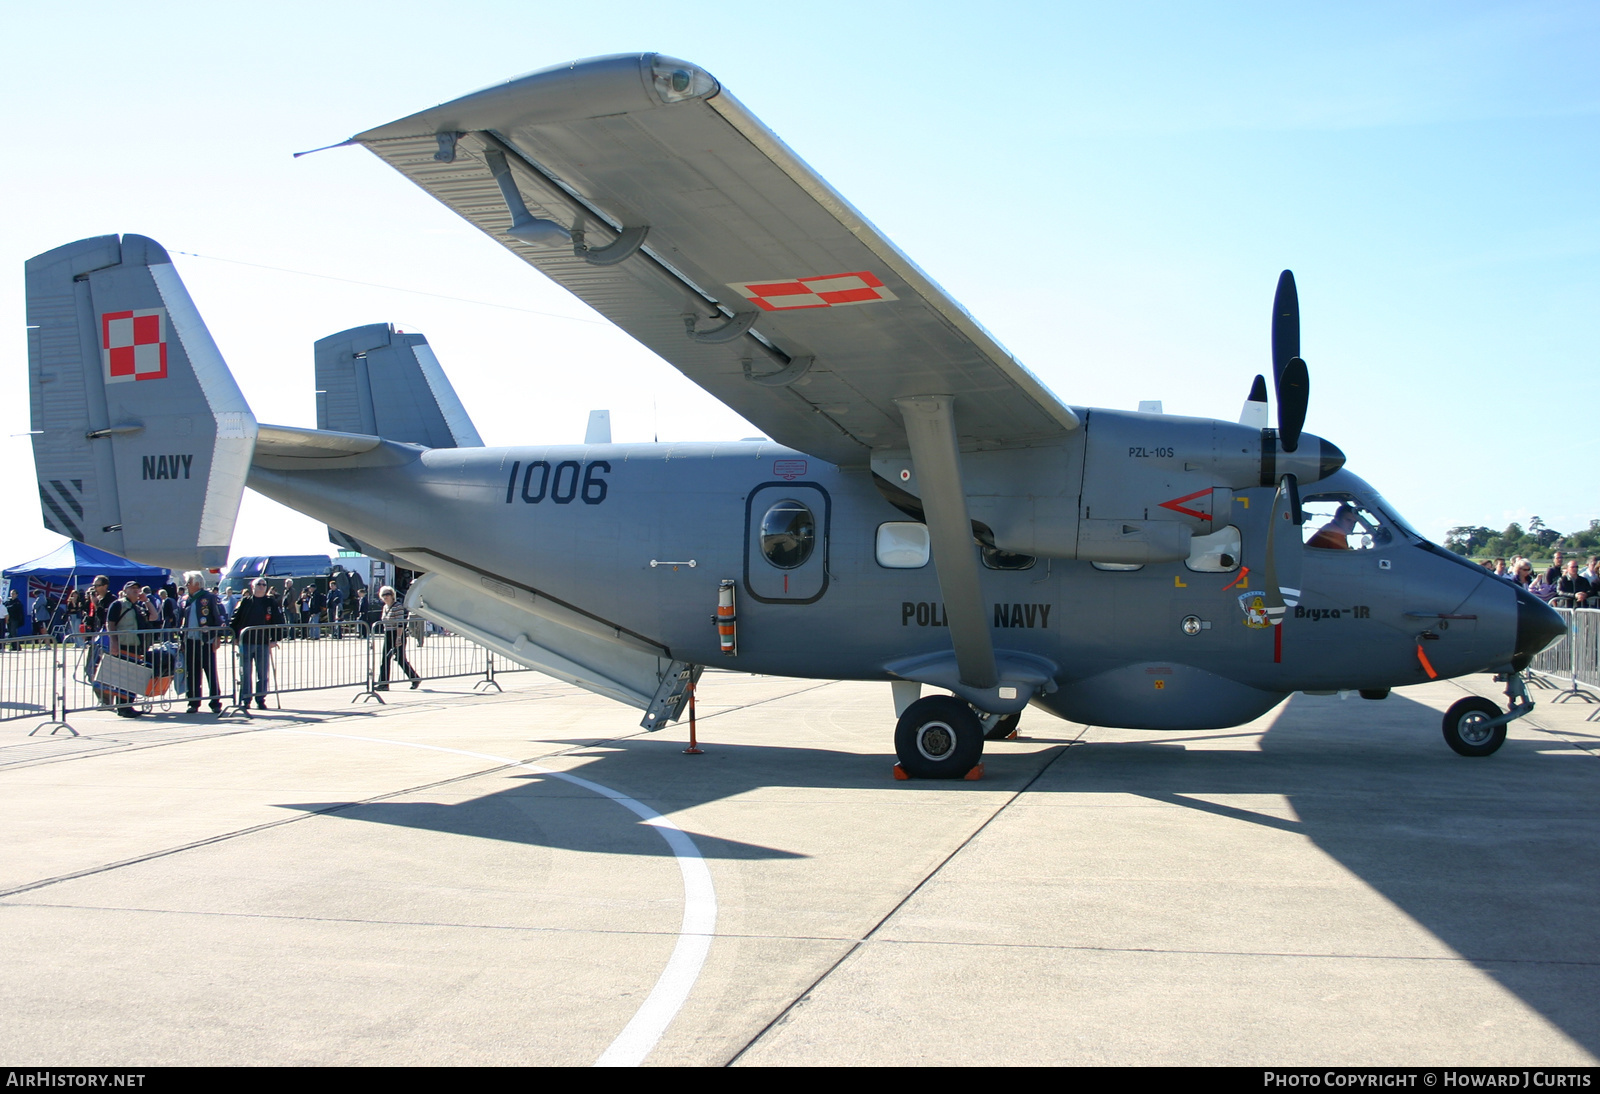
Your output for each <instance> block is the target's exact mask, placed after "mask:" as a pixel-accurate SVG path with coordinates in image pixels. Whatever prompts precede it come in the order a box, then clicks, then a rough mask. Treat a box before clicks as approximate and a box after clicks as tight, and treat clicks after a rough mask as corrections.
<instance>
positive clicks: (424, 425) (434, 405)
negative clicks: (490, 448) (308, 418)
mask: <svg viewBox="0 0 1600 1094" xmlns="http://www.w3.org/2000/svg"><path fill="white" fill-rule="evenodd" d="M316 364H317V428H318V429H321V430H334V431H337V432H340V433H353V434H370V435H372V436H377V437H382V438H384V439H385V440H389V441H403V442H406V443H409V444H420V445H423V446H424V447H427V448H481V447H483V441H482V439H480V438H479V436H478V430H477V429H476V427H474V426H473V424H472V419H471V418H469V417H468V416H467V411H466V408H465V407H464V406H462V405H461V400H460V398H459V397H457V395H456V392H455V388H453V387H451V386H450V381H449V379H448V378H447V377H446V376H445V374H444V369H443V368H441V367H440V365H439V359H438V358H437V357H435V356H434V353H433V350H432V349H430V348H429V346H428V340H427V339H426V338H424V337H423V336H422V335H420V334H402V333H401V332H399V331H397V330H395V329H394V328H393V327H392V326H390V325H389V324H387V323H371V324H369V325H367V326H364V327H352V328H351V329H350V330H345V331H340V332H339V333H338V334H330V335H328V337H326V338H322V339H319V340H318V341H317V345H316Z"/></svg>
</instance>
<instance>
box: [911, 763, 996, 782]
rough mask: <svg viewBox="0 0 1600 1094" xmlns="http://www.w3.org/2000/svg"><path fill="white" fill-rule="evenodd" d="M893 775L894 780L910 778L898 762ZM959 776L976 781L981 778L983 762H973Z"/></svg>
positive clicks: (968, 780)
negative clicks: (966, 770)
mask: <svg viewBox="0 0 1600 1094" xmlns="http://www.w3.org/2000/svg"><path fill="white" fill-rule="evenodd" d="M894 777H895V779H896V780H898V781H901V782H904V781H906V780H908V779H910V778H911V776H910V775H908V774H906V769H905V768H903V767H901V766H900V765H899V764H895V765H894ZM961 777H962V778H963V779H965V780H966V781H967V782H977V781H978V780H979V779H981V778H983V764H981V763H978V764H974V765H973V767H972V770H971V771H969V772H967V773H966V774H965V775H963V776H961Z"/></svg>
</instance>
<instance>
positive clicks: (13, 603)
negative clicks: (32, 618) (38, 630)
mask: <svg viewBox="0 0 1600 1094" xmlns="http://www.w3.org/2000/svg"><path fill="white" fill-rule="evenodd" d="M21 633H22V598H21V597H20V596H18V595H17V590H15V589H12V590H11V592H10V594H9V595H7V597H6V637H8V638H15V637H17V635H19V634H21Z"/></svg>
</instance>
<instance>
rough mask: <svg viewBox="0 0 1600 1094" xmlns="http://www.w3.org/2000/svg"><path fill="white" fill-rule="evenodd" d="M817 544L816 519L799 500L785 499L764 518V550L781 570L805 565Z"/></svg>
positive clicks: (767, 556)
mask: <svg viewBox="0 0 1600 1094" xmlns="http://www.w3.org/2000/svg"><path fill="white" fill-rule="evenodd" d="M816 545H817V518H816V517H813V516H812V515H811V510H810V509H807V508H806V507H805V506H804V505H802V504H801V503H800V502H798V501H795V500H794V499H793V498H786V499H784V500H783V501H780V502H778V503H777V504H776V505H774V506H773V507H772V508H771V509H768V510H767V515H766V516H764V517H762V518H761V553H762V554H763V555H765V556H766V559H767V561H768V562H770V563H772V564H773V565H774V566H776V567H777V568H778V569H780V570H793V569H797V568H798V567H801V566H804V565H805V563H806V559H808V558H810V557H811V551H812V549H813V548H815V547H816Z"/></svg>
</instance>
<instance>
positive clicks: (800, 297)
mask: <svg viewBox="0 0 1600 1094" xmlns="http://www.w3.org/2000/svg"><path fill="white" fill-rule="evenodd" d="M729 288H731V289H733V290H734V291H735V292H737V293H738V294H739V295H740V296H742V297H744V298H745V299H746V300H749V301H750V302H751V303H752V304H754V305H755V306H756V307H758V308H760V309H761V310H762V311H797V310H799V309H801V308H842V307H844V306H845V305H847V304H874V303H877V302H878V301H880V300H895V299H897V297H896V296H895V295H894V293H892V292H890V291H889V290H888V289H886V288H884V287H883V282H882V281H879V280H878V279H877V278H876V277H874V276H873V275H872V274H871V273H869V272H868V271H866V270H858V271H856V272H855V273H841V274H820V275H818V276H816V277H793V278H789V279H787V280H784V281H741V282H730V283H729Z"/></svg>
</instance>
